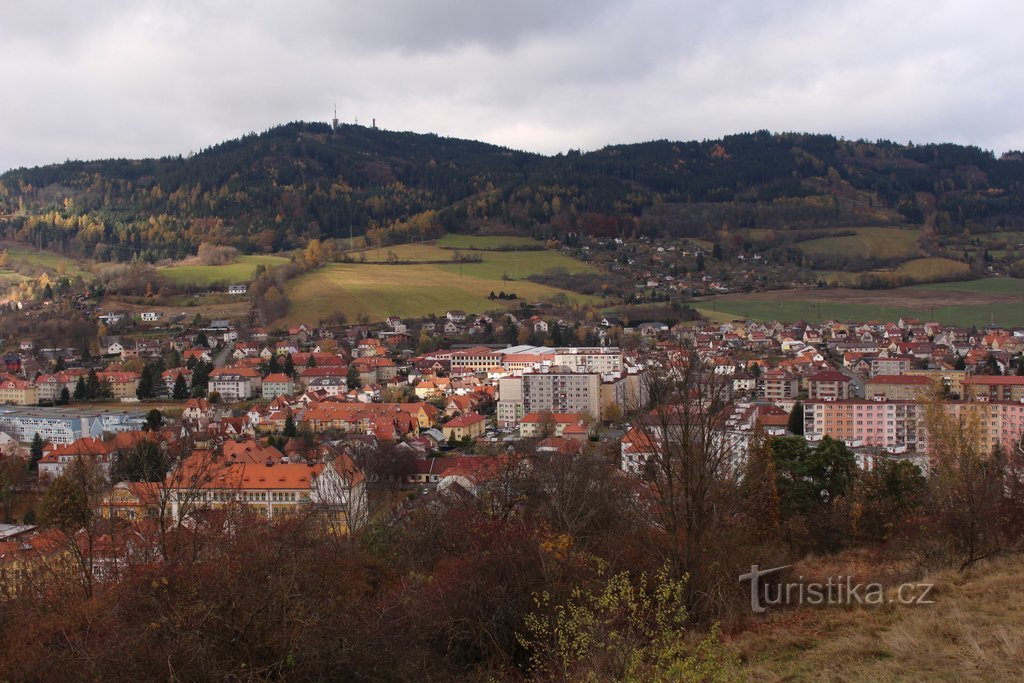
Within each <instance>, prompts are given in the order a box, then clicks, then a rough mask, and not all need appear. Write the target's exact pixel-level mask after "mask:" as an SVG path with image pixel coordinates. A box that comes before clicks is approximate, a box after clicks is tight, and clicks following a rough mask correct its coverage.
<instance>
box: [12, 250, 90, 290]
mask: <svg viewBox="0 0 1024 683" xmlns="http://www.w3.org/2000/svg"><path fill="white" fill-rule="evenodd" d="M0 249H2V250H6V251H7V263H8V264H11V263H13V262H16V261H21V262H23V263H27V264H30V265H33V266H39V267H41V268H45V269H46V271H47V272H48V273H50V275H51V276H56V275H59V274H63V275H67V276H69V277H74V276H76V275H81V276H82V277H88V276H89V273H88V271H86V270H85V269H84V268H83V267H82V266H81V264H79V263H77V262H76V261H74V260H72V259H69V258H68V257H66V256H63V255H61V254H57V253H54V252H52V251H39V250H38V249H35V248H34V247H30V246H28V245H25V244H3V245H2V246H0ZM0 277H3V278H4V279H5V280H9V281H17V280H22V279H24V276H23V275H21V274H19V273H17V272H15V271H14V269H12V268H11V267H10V265H7V266H3V267H0Z"/></svg>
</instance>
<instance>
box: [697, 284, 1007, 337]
mask: <svg viewBox="0 0 1024 683" xmlns="http://www.w3.org/2000/svg"><path fill="white" fill-rule="evenodd" d="M694 307H695V308H697V310H699V311H701V312H702V313H706V314H707V315H709V316H713V318H714V319H716V320H721V319H722V317H723V316H734V317H736V318H744V319H751V320H780V321H795V320H806V321H808V322H821V321H823V320H831V319H837V320H843V321H847V320H896V319H898V318H901V317H912V318H919V319H924V320H929V321H936V322H940V323H944V324H949V325H978V326H981V325H986V324H989V323H992V322H995V323H998V324H1002V325H1024V280H1018V279H1013V278H988V279H984V280H971V281H965V282H945V283H938V284H930V285H916V286H914V287H900V288H898V289H881V290H857V289H821V290H787V291H779V292H759V293H755V294H732V295H726V296H720V297H715V298H714V299H708V300H705V301H700V302H695V303H694Z"/></svg>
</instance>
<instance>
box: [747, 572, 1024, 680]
mask: <svg viewBox="0 0 1024 683" xmlns="http://www.w3.org/2000/svg"><path fill="white" fill-rule="evenodd" d="M861 569H864V568H861ZM848 573H851V574H856V573H857V569H856V568H854V570H853V571H852V572H848ZM1022 578H1024V558H1021V557H1019V556H1014V557H1006V558H999V559H996V560H993V561H990V562H988V563H985V564H984V565H982V566H980V567H978V568H977V569H974V570H970V571H968V572H964V573H959V572H954V571H945V572H941V573H937V574H934V575H932V576H930V577H924V578H922V579H920V581H922V582H928V583H931V582H934V583H935V588H934V590H933V591H932V593H931V595H930V597H932V598H933V599H934V600H935V603H934V604H931V605H914V606H906V605H896V604H888V605H884V606H878V607H869V606H864V607H858V608H850V609H846V608H838V607H823V608H811V607H805V608H800V609H791V610H786V611H781V612H775V613H770V614H768V615H767V617H766V618H764V619H762V620H759V622H758V623H756V624H755V625H754V626H753V627H752V628H751V629H749V630H748V631H746V632H744V633H740V634H737V635H735V636H733V637H732V638H731V639H730V644H731V645H732V646H733V647H735V648H737V649H738V650H739V651H740V653H741V655H742V657H743V659H744V662H745V666H746V673H747V675H748V676H749V678H750V680H754V681H792V680H809V679H814V680H823V681H917V680H930V681H1015V680H1021V677H1022V675H1024V592H1022V590H1021V584H1022V581H1021V579H1022ZM887 595H892V596H895V592H891V593H888V594H887Z"/></svg>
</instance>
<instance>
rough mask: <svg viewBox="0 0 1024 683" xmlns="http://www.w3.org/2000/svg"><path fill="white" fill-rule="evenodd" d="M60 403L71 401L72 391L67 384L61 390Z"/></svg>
mask: <svg viewBox="0 0 1024 683" xmlns="http://www.w3.org/2000/svg"><path fill="white" fill-rule="evenodd" d="M59 403H62V404H68V403H71V392H69V391H68V388H67V387H66V386H65V387H63V388H62V389H61V390H60V400H59Z"/></svg>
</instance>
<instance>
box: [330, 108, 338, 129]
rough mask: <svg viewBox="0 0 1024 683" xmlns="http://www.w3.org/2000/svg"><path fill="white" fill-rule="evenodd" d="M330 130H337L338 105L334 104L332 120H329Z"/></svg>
mask: <svg viewBox="0 0 1024 683" xmlns="http://www.w3.org/2000/svg"><path fill="white" fill-rule="evenodd" d="M331 128H333V129H334V130H338V103H337V102H335V103H334V118H333V119H331Z"/></svg>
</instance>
